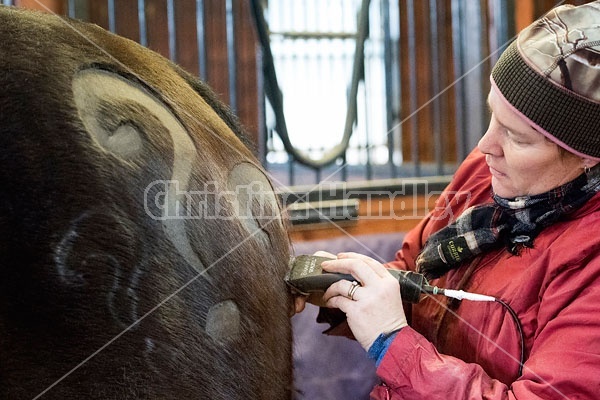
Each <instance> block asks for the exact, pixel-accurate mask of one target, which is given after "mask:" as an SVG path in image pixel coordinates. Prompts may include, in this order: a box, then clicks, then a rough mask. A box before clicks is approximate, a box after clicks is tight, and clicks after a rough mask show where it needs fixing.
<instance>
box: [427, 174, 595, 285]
mask: <svg viewBox="0 0 600 400" xmlns="http://www.w3.org/2000/svg"><path fill="white" fill-rule="evenodd" d="M598 191H600V164H598V165H596V166H595V167H594V168H592V169H591V170H590V171H588V172H587V173H584V174H581V175H580V176H579V177H577V178H576V179H574V180H572V181H571V182H569V183H566V184H565V185H562V186H559V187H557V188H555V189H552V190H550V191H549V192H546V193H542V194H538V195H535V196H523V197H517V198H514V199H505V198H502V197H499V196H497V195H495V194H494V195H493V199H494V202H493V203H490V204H483V205H480V206H474V207H471V208H468V209H466V210H465V211H464V212H463V213H462V214H461V215H460V216H459V217H458V219H457V220H456V221H455V222H454V223H451V224H450V225H448V226H446V227H445V228H442V229H441V230H440V231H438V232H436V233H434V234H433V235H431V236H430V237H429V239H428V240H427V242H426V243H425V246H424V247H423V250H422V251H421V253H420V254H419V257H418V258H417V261H416V264H417V271H419V272H421V273H423V274H424V275H425V276H426V277H427V278H428V279H434V278H439V277H440V276H442V275H444V274H446V273H447V272H448V271H449V270H451V269H454V268H457V267H458V266H459V265H461V264H462V263H463V262H465V261H469V260H472V259H473V258H474V257H475V256H477V255H478V254H481V253H485V252H487V251H490V250H493V249H496V248H499V247H501V246H505V247H506V248H507V249H508V251H510V252H511V253H512V254H515V255H518V254H519V251H520V249H522V248H523V247H530V248H531V247H533V241H534V239H535V238H536V236H537V235H538V234H539V233H540V232H541V231H542V229H544V228H546V227H547V226H549V225H551V224H553V223H555V222H556V221H558V220H559V219H560V218H561V217H562V216H563V215H566V214H569V213H570V212H573V211H575V210H577V209H578V208H579V207H581V206H582V205H583V204H585V202H586V201H588V200H589V199H590V198H591V197H592V196H594V194H596V193H597V192H598Z"/></svg>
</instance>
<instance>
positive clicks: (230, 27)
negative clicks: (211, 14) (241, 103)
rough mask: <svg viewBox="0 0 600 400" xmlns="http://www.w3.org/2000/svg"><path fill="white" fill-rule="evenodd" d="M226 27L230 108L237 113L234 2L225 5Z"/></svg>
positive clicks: (229, 1) (228, 1)
mask: <svg viewBox="0 0 600 400" xmlns="http://www.w3.org/2000/svg"><path fill="white" fill-rule="evenodd" d="M225 25H226V29H227V65H228V68H227V70H228V76H229V107H231V110H232V111H233V112H235V111H236V110H237V91H236V88H237V74H236V73H237V72H236V69H237V60H236V54H235V14H234V9H233V0H227V1H226V3H225Z"/></svg>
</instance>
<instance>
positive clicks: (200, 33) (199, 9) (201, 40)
mask: <svg viewBox="0 0 600 400" xmlns="http://www.w3.org/2000/svg"><path fill="white" fill-rule="evenodd" d="M204 24H205V16H204V0H196V39H197V41H198V75H199V76H200V79H202V80H203V81H206V58H207V56H206V37H205V33H206V32H205V30H204ZM259 87H260V86H259Z"/></svg>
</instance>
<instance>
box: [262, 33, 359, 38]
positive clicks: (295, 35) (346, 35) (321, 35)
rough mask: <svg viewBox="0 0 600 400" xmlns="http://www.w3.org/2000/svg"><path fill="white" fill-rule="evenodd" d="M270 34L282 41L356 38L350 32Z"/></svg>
mask: <svg viewBox="0 0 600 400" xmlns="http://www.w3.org/2000/svg"><path fill="white" fill-rule="evenodd" d="M270 34H271V36H281V37H282V38H284V39H354V38H355V37H356V34H354V33H352V32H308V31H304V32H300V31H271V32H270Z"/></svg>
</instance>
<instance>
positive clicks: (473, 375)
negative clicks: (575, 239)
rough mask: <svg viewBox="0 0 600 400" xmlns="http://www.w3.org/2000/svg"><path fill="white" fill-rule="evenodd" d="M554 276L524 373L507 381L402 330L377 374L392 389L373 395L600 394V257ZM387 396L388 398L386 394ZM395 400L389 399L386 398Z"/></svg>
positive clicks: (551, 396)
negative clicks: (598, 308) (506, 382)
mask: <svg viewBox="0 0 600 400" xmlns="http://www.w3.org/2000/svg"><path fill="white" fill-rule="evenodd" d="M594 255H595V256H596V257H595V258H594V257H592V256H591V255H589V254H588V257H589V258H590V259H591V261H590V262H589V263H586V262H585V261H584V262H583V263H582V264H578V265H572V266H563V267H561V270H560V271H558V272H557V273H556V274H555V275H554V276H551V277H549V280H548V283H547V285H546V286H545V288H544V290H543V293H540V294H541V295H542V299H541V303H540V309H539V312H538V321H537V322H538V328H537V330H536V332H535V336H534V338H533V343H531V344H530V346H528V347H529V348H530V349H531V351H530V354H529V356H528V358H527V360H526V362H525V364H524V366H523V375H522V376H521V377H519V378H518V379H516V380H515V381H514V382H512V383H509V384H504V383H502V382H500V381H498V380H494V379H492V378H490V377H489V375H487V374H486V372H485V371H484V370H483V369H482V368H481V367H480V366H479V365H477V364H468V363H465V362H464V361H461V360H459V359H457V358H454V357H451V356H448V355H443V354H440V353H438V352H437V350H436V349H435V347H434V346H433V344H431V343H430V342H429V341H427V340H426V339H425V338H424V337H423V336H421V335H420V334H419V333H417V332H416V331H414V330H413V329H412V328H410V327H406V328H404V329H402V330H401V331H400V332H399V333H398V335H397V336H396V338H395V339H394V341H393V342H392V344H391V346H390V347H389V348H388V351H387V353H386V354H385V356H384V357H383V360H382V362H381V364H380V365H379V367H378V369H377V374H378V376H379V377H380V378H381V379H382V381H383V382H384V384H385V386H379V387H377V388H376V389H375V390H374V392H373V398H381V399H385V398H390V399H425V398H447V399H580V400H583V399H586V400H588V399H589V400H592V399H597V398H598V393H600V380H599V379H598V376H600V319H599V318H598V317H597V314H598V313H597V307H598V304H600V255H599V254H597V253H596V254H594ZM386 392H387V393H386ZM386 396H387V397H386Z"/></svg>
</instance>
